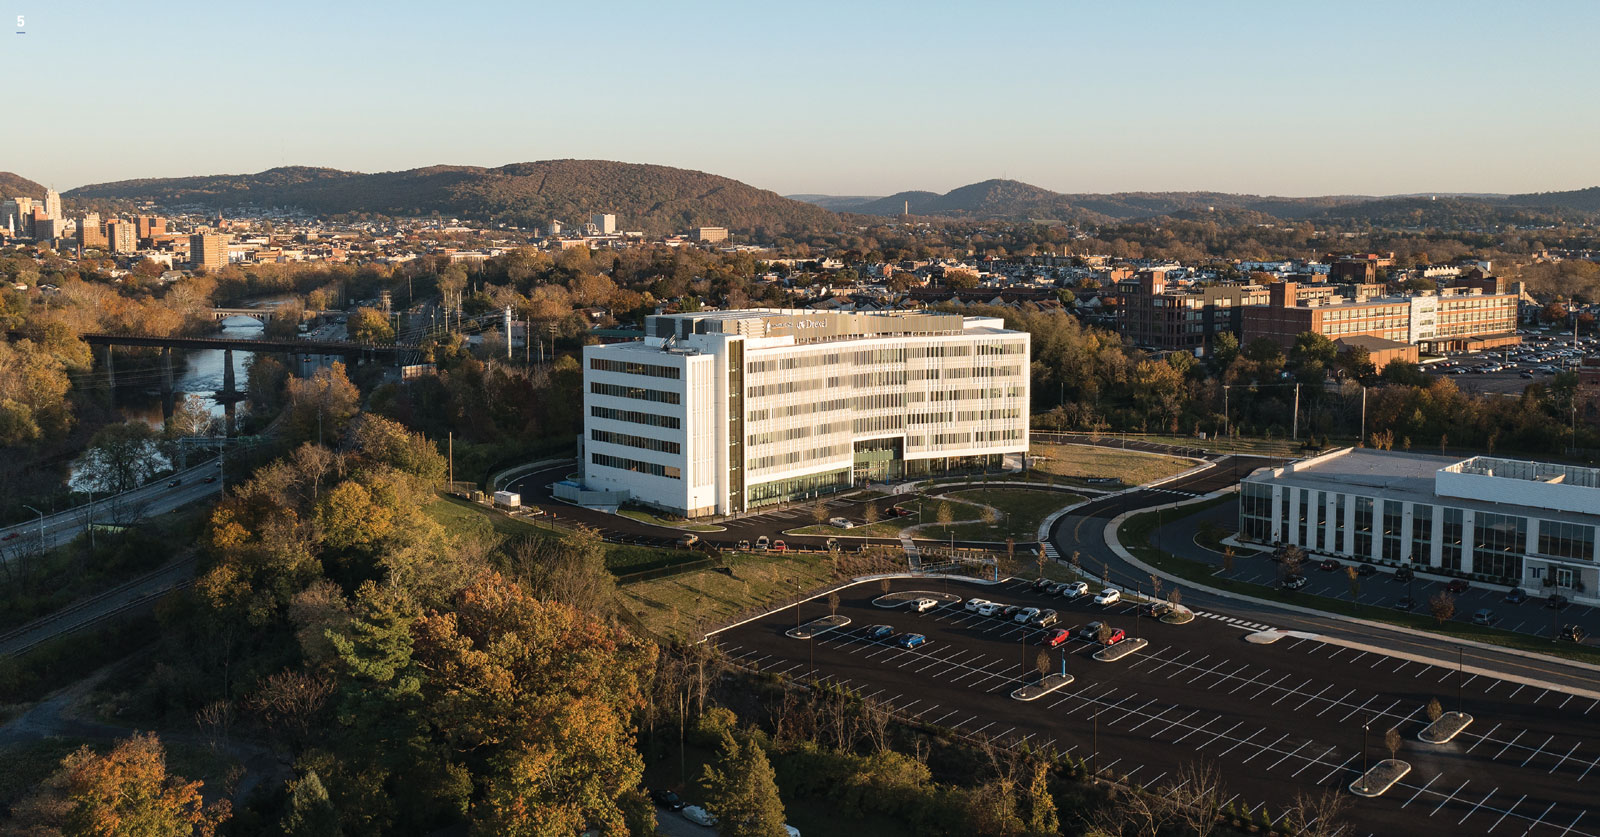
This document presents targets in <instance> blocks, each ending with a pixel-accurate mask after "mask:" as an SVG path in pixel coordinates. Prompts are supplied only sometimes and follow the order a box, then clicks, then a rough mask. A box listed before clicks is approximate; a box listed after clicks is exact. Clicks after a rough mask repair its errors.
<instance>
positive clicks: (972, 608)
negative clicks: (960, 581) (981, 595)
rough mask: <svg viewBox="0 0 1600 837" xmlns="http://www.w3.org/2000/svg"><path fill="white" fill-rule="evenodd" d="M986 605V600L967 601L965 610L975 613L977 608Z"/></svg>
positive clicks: (987, 601)
mask: <svg viewBox="0 0 1600 837" xmlns="http://www.w3.org/2000/svg"><path fill="white" fill-rule="evenodd" d="M988 603H989V600H988V599H967V610H970V611H972V612H974V613H976V612H977V610H978V608H980V607H983V606H984V605H986V604H988Z"/></svg>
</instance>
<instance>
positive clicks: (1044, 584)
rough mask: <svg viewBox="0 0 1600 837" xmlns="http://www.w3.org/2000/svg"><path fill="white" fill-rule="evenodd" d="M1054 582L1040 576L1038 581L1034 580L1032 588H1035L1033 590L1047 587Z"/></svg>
mask: <svg viewBox="0 0 1600 837" xmlns="http://www.w3.org/2000/svg"><path fill="white" fill-rule="evenodd" d="M1054 583H1055V582H1053V581H1051V580H1050V579H1048V578H1041V579H1039V580H1038V581H1035V582H1034V583H1033V589H1035V590H1043V589H1045V588H1047V587H1049V586H1050V585H1052V584H1054Z"/></svg>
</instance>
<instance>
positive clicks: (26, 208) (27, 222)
mask: <svg viewBox="0 0 1600 837" xmlns="http://www.w3.org/2000/svg"><path fill="white" fill-rule="evenodd" d="M0 226H4V227H5V228H6V229H8V230H10V231H11V234H12V235H14V236H17V237H18V238H32V237H33V198H24V197H16V198H12V199H11V200H8V201H6V202H5V203H0Z"/></svg>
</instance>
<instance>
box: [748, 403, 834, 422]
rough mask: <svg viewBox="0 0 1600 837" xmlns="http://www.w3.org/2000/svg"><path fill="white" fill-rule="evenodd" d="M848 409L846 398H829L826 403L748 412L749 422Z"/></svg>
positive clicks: (786, 405)
mask: <svg viewBox="0 0 1600 837" xmlns="http://www.w3.org/2000/svg"><path fill="white" fill-rule="evenodd" d="M849 407H850V399H848V398H830V399H828V400H826V401H803V402H801V403H799V404H784V405H782V406H779V407H762V408H761V409H759V410H751V411H750V420H751V421H766V420H767V419H785V418H793V417H795V416H809V415H812V414H814V413H832V412H835V411H837V410H844V409H848V408H849Z"/></svg>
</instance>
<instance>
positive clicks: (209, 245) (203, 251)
mask: <svg viewBox="0 0 1600 837" xmlns="http://www.w3.org/2000/svg"><path fill="white" fill-rule="evenodd" d="M189 261H190V262H191V263H193V264H194V266H195V267H203V268H205V269H206V270H221V269H222V267H223V265H226V264H227V263H228V237H227V236H225V235H222V234H220V233H212V232H203V233H196V234H194V235H191V236H189Z"/></svg>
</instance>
